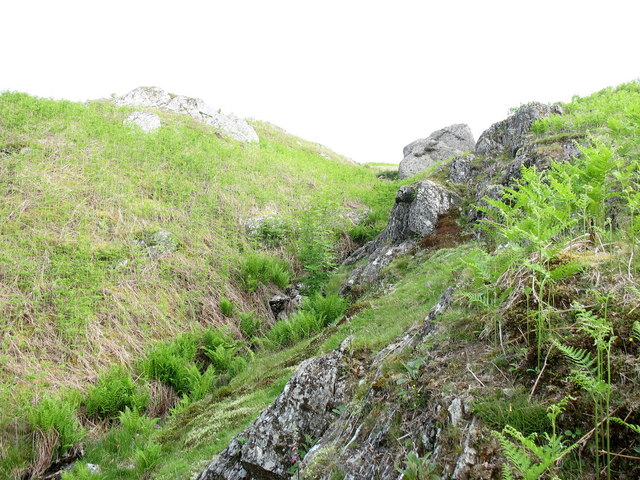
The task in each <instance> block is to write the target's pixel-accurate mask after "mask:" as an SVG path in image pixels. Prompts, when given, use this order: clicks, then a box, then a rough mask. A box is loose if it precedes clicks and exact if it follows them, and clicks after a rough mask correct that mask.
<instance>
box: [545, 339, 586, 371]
mask: <svg viewBox="0 0 640 480" xmlns="http://www.w3.org/2000/svg"><path fill="white" fill-rule="evenodd" d="M554 345H555V346H556V347H557V348H558V350H560V352H562V354H563V355H564V356H565V357H567V358H568V359H569V361H571V363H573V364H574V365H576V366H577V367H579V368H581V369H583V370H587V371H589V372H592V371H593V364H594V363H595V361H596V359H595V358H591V353H590V352H589V351H588V350H586V349H584V348H577V347H572V346H571V345H563V344H561V343H559V342H554Z"/></svg>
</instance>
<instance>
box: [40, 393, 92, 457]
mask: <svg viewBox="0 0 640 480" xmlns="http://www.w3.org/2000/svg"><path fill="white" fill-rule="evenodd" d="M29 423H30V425H31V428H33V429H34V430H41V431H42V432H43V433H49V432H51V431H52V430H55V432H56V433H57V435H58V452H57V454H58V455H62V454H63V453H64V452H66V451H67V450H68V449H69V448H71V447H72V446H74V445H75V444H76V443H78V442H79V441H80V440H82V439H83V438H84V436H85V435H86V433H87V432H86V430H85V429H84V428H82V426H81V425H80V422H79V421H78V418H77V417H76V405H75V404H73V403H72V402H70V401H68V400H66V399H63V398H62V397H44V398H42V399H41V400H40V402H38V404H37V405H35V406H34V407H32V408H31V410H30V412H29Z"/></svg>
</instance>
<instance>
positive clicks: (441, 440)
mask: <svg viewBox="0 0 640 480" xmlns="http://www.w3.org/2000/svg"><path fill="white" fill-rule="evenodd" d="M453 293H454V288H453V287H452V288H449V289H447V290H446V291H445V292H444V293H443V294H442V296H441V297H440V300H439V301H438V303H437V304H436V305H435V306H434V307H433V309H432V310H431V311H430V312H429V314H428V315H427V317H426V318H425V319H424V321H423V322H422V323H420V324H417V325H415V326H414V327H413V328H411V329H410V330H409V331H408V332H407V333H406V334H405V335H404V336H402V337H400V338H398V339H397V340H396V341H395V342H394V343H392V344H390V345H389V346H387V347H386V348H385V349H384V350H382V351H381V352H380V353H379V354H378V355H376V356H375V357H374V359H373V360H372V361H371V363H370V364H368V365H367V366H366V367H365V373H364V377H365V379H366V380H362V382H367V384H369V385H371V388H370V389H369V390H368V391H367V393H366V394H365V396H364V398H363V399H362V400H359V401H358V402H357V404H356V405H357V407H356V405H354V404H353V403H352V404H347V406H346V408H345V413H344V414H342V415H340V417H339V418H337V419H336V420H335V421H334V422H333V423H332V424H331V426H330V427H329V428H328V429H327V431H326V432H325V433H324V435H322V437H321V438H320V439H319V440H318V442H316V444H315V445H314V447H313V448H312V449H311V450H310V451H309V452H308V453H307V455H306V457H305V458H304V461H303V462H302V465H301V467H300V471H301V478H314V479H317V480H330V479H331V478H334V475H337V474H339V475H340V478H344V479H345V480H361V479H370V478H375V479H379V480H396V479H398V478H402V477H401V476H399V475H398V470H397V467H398V466H402V465H403V463H404V461H405V448H404V447H403V443H402V442H401V441H399V440H402V439H411V443H412V448H416V449H417V451H416V453H418V454H420V455H424V456H426V455H429V454H430V461H431V464H432V465H433V466H434V470H433V472H432V473H433V474H434V475H435V474H436V472H437V473H438V477H439V478H449V479H453V480H471V479H478V478H496V477H494V476H493V475H497V473H498V471H499V466H498V465H497V463H498V462H497V461H496V457H495V456H494V455H495V451H494V450H492V446H491V442H487V441H486V438H482V437H481V435H482V434H483V432H481V431H480V429H479V428H478V427H477V425H476V423H477V422H476V420H475V419H474V417H473V413H472V410H471V408H470V400H471V397H470V395H469V394H468V393H467V391H466V390H467V389H466V388H462V389H460V391H461V392H462V393H457V394H456V393H446V392H444V391H441V390H440V389H439V388H438V385H439V382H438V381H437V377H438V376H439V375H442V373H441V372H442V371H444V370H445V369H446V367H445V365H446V364H447V363H449V362H451V361H452V358H458V357H459V355H460V354H461V352H459V351H451V350H449V349H447V348H438V347H433V348H432V350H431V351H430V352H429V354H428V356H426V357H424V363H423V364H422V368H420V369H419V370H421V371H424V372H425V373H424V374H416V375H420V376H421V377H423V376H424V377H423V378H421V382H424V380H427V378H426V377H429V378H431V377H432V376H433V381H432V386H430V387H427V388H428V391H424V392H421V393H420V394H417V393H412V392H411V386H410V385H406V386H402V385H403V382H402V380H401V379H398V377H396V376H393V375H390V373H389V371H388V369H386V368H384V367H385V365H388V362H389V361H390V360H393V359H397V358H411V356H412V355H414V357H413V358H415V353H414V352H415V349H416V348H419V347H420V346H424V345H425V344H432V343H437V341H436V340H435V339H436V338H438V335H439V334H440V333H441V332H442V331H443V330H444V327H443V325H442V324H441V323H439V322H438V321H437V320H438V317H439V316H440V315H441V314H442V313H443V312H445V311H446V310H447V309H448V308H449V306H450V305H451V302H452V296H453ZM443 347H444V346H443ZM458 348H460V347H458ZM453 350H455V348H453ZM462 381H463V382H466V380H462ZM408 383H411V382H408ZM422 384H423V385H424V384H426V385H429V382H426V383H422ZM464 385H465V386H468V384H466V383H464ZM401 392H403V393H401ZM412 395H416V396H417V398H414V399H413V400H412ZM414 402H420V407H419V408H415V405H414ZM404 432H407V434H405V435H402V433H404ZM452 432H455V435H456V437H457V438H456V441H455V445H452V444H451V440H450V439H448V437H449V438H450V435H451V434H452ZM481 440H482V442H481ZM478 444H482V447H481V448H482V449H483V450H484V451H482V452H480V451H478ZM481 454H482V457H483V462H478V457H480V456H481ZM423 474H425V475H426V474H427V472H426V471H424V472H423ZM485 475H486V476H485ZM421 478H422V477H421ZM425 478H431V477H429V476H426V477H425Z"/></svg>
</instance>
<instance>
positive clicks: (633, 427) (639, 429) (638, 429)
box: [610, 417, 640, 435]
mask: <svg viewBox="0 0 640 480" xmlns="http://www.w3.org/2000/svg"><path fill="white" fill-rule="evenodd" d="M610 420H613V421H614V422H616V423H619V424H620V425H624V426H625V427H627V428H629V429H631V430H633V431H634V432H636V433H637V434H638V435H640V425H634V424H633V423H627V422H625V421H624V420H622V419H621V418H618V417H611V418H610Z"/></svg>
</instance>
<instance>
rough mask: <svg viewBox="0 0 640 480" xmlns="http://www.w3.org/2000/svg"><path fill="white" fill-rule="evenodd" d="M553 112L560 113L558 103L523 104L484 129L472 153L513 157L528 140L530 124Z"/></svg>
mask: <svg viewBox="0 0 640 480" xmlns="http://www.w3.org/2000/svg"><path fill="white" fill-rule="evenodd" d="M554 113H555V114H560V113H562V110H561V109H560V107H559V106H558V105H553V106H551V105H545V104H543V103H538V102H532V103H529V104H527V105H523V106H522V107H520V108H518V109H517V110H516V111H515V112H514V113H513V114H512V115H510V116H509V117H507V118H506V119H505V120H502V121H500V122H497V123H494V124H493V125H491V127H489V128H488V129H487V130H485V131H484V132H483V133H482V135H480V138H479V139H478V143H476V145H475V149H474V153H475V154H476V155H492V156H498V155H501V154H503V153H504V154H507V155H509V156H511V157H513V156H515V154H516V152H517V151H518V149H519V148H520V147H522V146H523V145H524V144H525V143H528V142H529V140H530V138H531V136H530V134H529V133H530V131H531V125H533V123H534V122H536V121H537V120H540V119H542V118H546V117H548V116H549V115H551V114H554Z"/></svg>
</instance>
